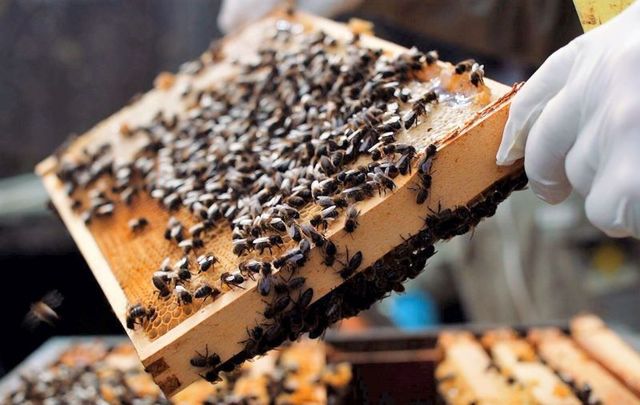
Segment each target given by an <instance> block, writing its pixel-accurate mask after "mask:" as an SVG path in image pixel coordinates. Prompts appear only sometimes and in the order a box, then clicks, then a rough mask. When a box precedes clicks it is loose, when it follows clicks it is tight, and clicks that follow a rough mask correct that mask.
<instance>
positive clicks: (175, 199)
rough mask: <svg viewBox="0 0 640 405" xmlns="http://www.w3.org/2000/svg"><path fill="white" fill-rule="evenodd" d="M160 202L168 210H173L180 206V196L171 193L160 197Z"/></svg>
mask: <svg viewBox="0 0 640 405" xmlns="http://www.w3.org/2000/svg"><path fill="white" fill-rule="evenodd" d="M162 204H163V205H164V206H165V208H166V209H168V210H169V211H175V210H177V209H178V207H179V206H180V196H179V195H178V194H176V193H171V194H169V195H167V196H166V197H164V198H163V199H162Z"/></svg>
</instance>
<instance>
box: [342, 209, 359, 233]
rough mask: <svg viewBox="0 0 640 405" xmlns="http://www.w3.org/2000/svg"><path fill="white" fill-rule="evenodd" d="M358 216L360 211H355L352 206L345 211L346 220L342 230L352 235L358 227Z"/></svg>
mask: <svg viewBox="0 0 640 405" xmlns="http://www.w3.org/2000/svg"><path fill="white" fill-rule="evenodd" d="M359 216H360V211H359V210H358V209H356V207H355V206H354V205H352V206H351V207H349V209H348V210H347V218H346V219H345V221H344V230H345V231H346V232H348V233H352V232H353V231H355V230H356V228H357V227H358V225H359V224H358V217H359Z"/></svg>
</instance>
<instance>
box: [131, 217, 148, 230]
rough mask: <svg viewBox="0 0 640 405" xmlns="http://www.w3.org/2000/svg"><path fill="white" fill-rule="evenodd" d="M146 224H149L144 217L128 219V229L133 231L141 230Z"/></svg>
mask: <svg viewBox="0 0 640 405" xmlns="http://www.w3.org/2000/svg"><path fill="white" fill-rule="evenodd" d="M147 225H149V221H148V220H147V219H146V218H144V217H140V218H133V219H131V220H129V229H131V230H132V231H133V232H138V231H141V230H143V229H144V228H146V226H147Z"/></svg>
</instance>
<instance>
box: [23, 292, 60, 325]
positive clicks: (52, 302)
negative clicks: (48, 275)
mask: <svg viewBox="0 0 640 405" xmlns="http://www.w3.org/2000/svg"><path fill="white" fill-rule="evenodd" d="M63 300H64V297H63V296H62V294H60V293H59V292H58V291H56V290H53V291H49V292H48V293H47V294H45V296H44V297H42V299H41V300H40V301H37V302H34V303H33V304H31V308H30V309H29V312H27V315H25V317H24V321H23V323H24V325H25V326H26V327H27V328H29V329H31V330H33V329H35V328H36V327H37V326H38V325H39V324H40V323H42V322H44V323H47V324H49V325H51V326H53V324H54V323H55V322H56V321H58V319H60V317H59V316H58V314H57V313H56V311H55V310H56V309H57V308H58V307H59V306H60V305H61V304H62V301H63Z"/></svg>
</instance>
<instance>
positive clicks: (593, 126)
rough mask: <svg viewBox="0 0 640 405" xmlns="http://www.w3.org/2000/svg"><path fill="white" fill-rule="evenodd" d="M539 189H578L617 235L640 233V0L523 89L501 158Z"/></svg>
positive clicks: (551, 196) (560, 194)
mask: <svg viewBox="0 0 640 405" xmlns="http://www.w3.org/2000/svg"><path fill="white" fill-rule="evenodd" d="M523 156H524V166H525V170H526V172H527V175H528V177H529V184H530V186H531V189H532V190H533V191H534V193H536V195H538V196H539V197H540V198H542V199H543V200H545V201H547V202H549V203H551V204H556V203H559V202H561V201H563V200H564V199H565V198H567V196H568V195H569V193H570V192H571V190H572V189H575V190H576V191H577V192H578V193H580V194H581V195H583V196H585V197H586V202H585V208H586V213H587V217H588V218H589V220H590V221H591V222H592V223H593V224H594V225H595V226H597V227H598V228H600V229H602V230H603V231H604V232H606V233H607V234H608V235H609V236H614V237H624V236H634V237H636V238H639V237H640V1H636V2H635V3H634V4H632V5H631V6H630V7H629V8H628V9H627V10H626V11H624V12H623V13H622V14H620V15H619V16H617V17H616V18H614V19H612V20H611V21H609V22H608V23H606V24H604V25H603V26H601V27H599V28H597V29H594V30H593V31H590V32H588V33H586V34H584V35H582V36H580V37H578V38H576V39H575V40H573V41H572V42H571V43H569V44H568V45H567V46H565V47H564V48H561V49H560V50H558V51H557V52H556V53H554V54H553V55H551V56H550V57H549V59H547V61H546V62H545V63H544V64H543V65H542V67H540V69H539V70H538V71H537V72H536V73H535V74H534V75H533V76H532V77H531V79H529V81H528V82H527V83H526V84H525V85H524V86H523V87H522V89H521V90H520V92H519V93H518V94H517V95H516V97H515V98H514V100H513V105H512V106H511V112H510V115H509V119H508V121H507V125H506V128H505V131H504V135H503V138H502V144H501V145H500V149H499V150H498V154H497V156H496V158H497V161H498V164H500V165H507V164H510V163H513V162H514V161H515V160H517V159H519V158H521V157H523Z"/></svg>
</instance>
